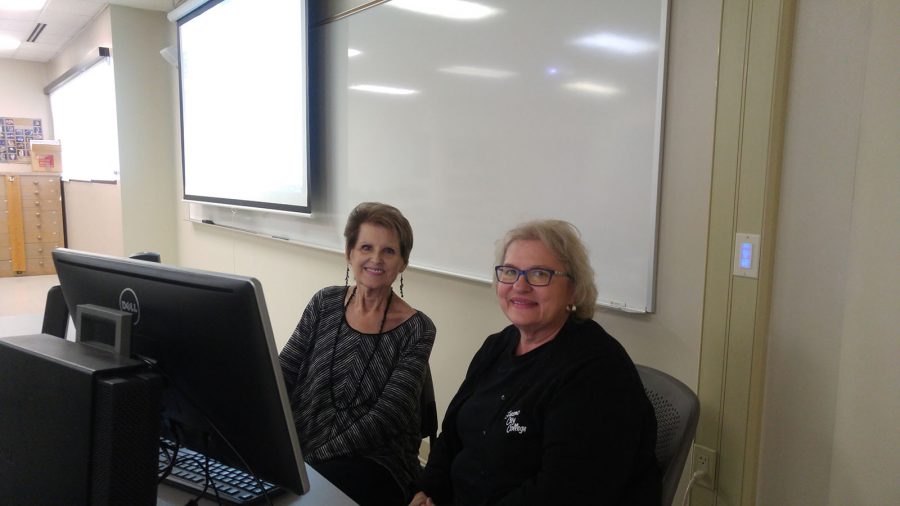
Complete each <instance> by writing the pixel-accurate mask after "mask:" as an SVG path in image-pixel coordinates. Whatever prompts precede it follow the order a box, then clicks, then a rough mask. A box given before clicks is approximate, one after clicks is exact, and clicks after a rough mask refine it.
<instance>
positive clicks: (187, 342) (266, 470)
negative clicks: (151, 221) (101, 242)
mask: <svg viewBox="0 0 900 506" xmlns="http://www.w3.org/2000/svg"><path fill="white" fill-rule="evenodd" d="M53 261H54V263H55V265H56V271H57V274H58V276H59V281H60V285H61V286H62V291H63V295H64V296H65V299H66V305H67V306H68V308H69V312H70V313H71V314H73V315H74V314H76V311H77V307H78V306H80V305H88V304H92V305H96V306H101V307H105V308H112V309H116V310H121V311H125V312H127V313H131V315H132V317H131V324H132V327H131V346H130V354H131V356H132V357H135V358H140V359H146V360H148V361H151V362H153V363H154V364H155V366H154V368H155V370H157V371H159V372H160V373H161V374H162V375H163V377H164V378H165V379H166V380H167V386H166V388H165V391H164V393H163V408H162V416H161V430H162V432H163V434H167V435H169V436H170V437H175V436H176V435H177V437H178V439H179V441H180V443H181V444H182V445H183V446H187V447H188V448H191V449H193V450H196V451H199V452H202V453H204V454H206V455H208V456H209V457H210V458H214V459H216V460H219V461H221V462H224V463H226V464H228V465H231V466H234V467H239V468H241V469H244V470H246V471H248V472H250V473H252V474H254V475H256V476H257V477H258V478H260V479H264V480H266V481H269V482H272V483H275V484H277V485H280V486H282V487H284V488H287V489H289V490H291V491H293V492H295V493H297V494H302V493H305V492H306V491H308V490H309V481H308V479H307V476H306V468H305V466H304V463H303V458H302V455H301V453H300V445H299V440H298V438H297V433H296V428H295V425H294V421H293V417H292V415H291V409H290V405H289V403H288V397H287V393H286V390H285V385H284V379H283V377H282V372H281V367H280V365H279V362H278V353H277V350H276V347H275V341H274V339H273V337H272V328H271V324H270V322H269V316H268V313H267V311H266V304H265V299H264V297H263V291H262V286H261V285H260V283H259V281H257V280H256V279H254V278H251V277H245V276H237V275H232V274H222V273H214V272H206V271H200V270H193V269H186V268H178V267H172V266H167V265H162V264H158V263H153V262H147V261H142V260H132V259H125V258H116V257H111V256H105V255H98V254H92V253H85V252H80V251H74V250H69V249H65V248H60V249H56V250H54V251H53Z"/></svg>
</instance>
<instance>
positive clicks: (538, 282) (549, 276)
mask: <svg viewBox="0 0 900 506" xmlns="http://www.w3.org/2000/svg"><path fill="white" fill-rule="evenodd" d="M513 272H515V273H516V277H515V278H510V276H512V273H513ZM523 275H524V276H525V282H526V283H528V284H529V285H531V286H547V285H549V284H550V282H551V281H553V276H566V277H567V278H572V276H570V275H569V273H568V272H562V271H554V270H552V269H542V268H539V267H535V268H532V269H525V270H522V269H516V268H515V267H510V266H509V265H498V266H496V267H494V276H496V278H497V282H498V283H503V284H504V285H513V284H515V283H516V281H518V280H519V278H520V277H522V276H523ZM544 276H546V278H544ZM504 277H505V278H506V280H504V279H503V278H504Z"/></svg>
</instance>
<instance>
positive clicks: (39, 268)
mask: <svg viewBox="0 0 900 506" xmlns="http://www.w3.org/2000/svg"><path fill="white" fill-rule="evenodd" d="M2 178H3V184H2V185H0V276H28V275H39V274H55V273H56V270H55V269H54V267H53V259H52V257H51V255H50V253H51V252H52V251H53V249H54V248H58V247H62V246H65V244H66V237H65V219H64V215H63V199H62V184H61V182H60V178H59V176H58V175H47V174H35V173H6V174H2Z"/></svg>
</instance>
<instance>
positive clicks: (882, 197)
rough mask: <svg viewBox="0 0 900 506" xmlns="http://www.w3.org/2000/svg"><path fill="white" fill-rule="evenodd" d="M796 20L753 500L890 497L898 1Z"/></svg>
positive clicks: (894, 410) (827, 9) (898, 499)
mask: <svg viewBox="0 0 900 506" xmlns="http://www.w3.org/2000/svg"><path fill="white" fill-rule="evenodd" d="M797 19H798V22H797V26H796V34H795V47H794V59H793V68H792V70H791V76H792V77H791V86H790V96H789V110H788V123H787V130H786V138H785V146H786V149H785V153H784V154H785V156H784V168H783V179H782V195H781V203H780V216H779V230H778V237H777V246H776V254H775V281H774V288H773V295H772V297H773V299H772V301H773V303H772V319H771V325H770V336H769V347H768V363H767V372H766V374H767V385H766V394H765V405H764V416H763V427H762V429H763V431H762V441H761V455H760V468H759V482H758V491H757V494H758V496H757V503H758V504H761V505H768V504H797V505H804V504H810V505H819V504H833V505H843V504H898V503H900V487H897V486H896V470H897V469H900V454H898V451H897V449H898V448H900V435H898V431H897V428H896V427H897V423H896V420H897V419H898V416H900V398H898V396H897V392H896V388H897V385H898V384H900V374H898V372H897V369H896V367H895V365H896V364H895V362H896V357H898V356H900V340H898V339H897V329H898V328H900V313H898V312H897V305H898V301H900V289H898V287H900V275H898V273H900V270H898V269H897V260H898V257H897V252H898V251H900V231H898V227H897V224H898V223H900V204H898V199H897V195H898V193H900V192H898V190H900V171H898V169H897V167H898V166H900V151H898V144H897V142H896V139H897V138H900V107H898V104H900V101H898V95H897V90H898V89H900V83H898V74H897V71H896V69H897V68H900V54H898V53H900V52H898V49H897V48H898V47H900V45H898V38H897V34H896V27H897V26H898V25H900V6H898V4H897V2H894V1H890V0H870V1H857V2H842V1H839V0H828V1H812V0H801V1H799V2H798V16H797Z"/></svg>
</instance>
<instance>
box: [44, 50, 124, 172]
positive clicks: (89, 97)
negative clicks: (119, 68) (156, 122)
mask: <svg viewBox="0 0 900 506" xmlns="http://www.w3.org/2000/svg"><path fill="white" fill-rule="evenodd" d="M50 111H51V113H52V114H53V129H54V133H55V134H56V138H57V139H59V140H60V142H61V144H62V160H63V173H62V176H63V178H65V179H69V180H71V179H75V180H80V181H118V180H119V136H118V133H117V130H118V126H117V123H116V89H115V82H114V80H113V61H112V58H109V57H107V58H102V59H101V60H100V61H98V62H97V63H95V64H93V65H92V66H90V67H89V68H87V69H86V70H85V71H84V72H81V73H80V74H78V75H77V76H75V77H73V78H72V79H70V80H69V81H67V82H65V83H64V84H63V85H61V86H59V87H58V88H56V89H55V90H53V91H51V92H50Z"/></svg>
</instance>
